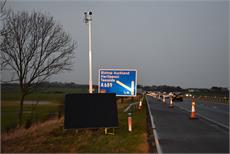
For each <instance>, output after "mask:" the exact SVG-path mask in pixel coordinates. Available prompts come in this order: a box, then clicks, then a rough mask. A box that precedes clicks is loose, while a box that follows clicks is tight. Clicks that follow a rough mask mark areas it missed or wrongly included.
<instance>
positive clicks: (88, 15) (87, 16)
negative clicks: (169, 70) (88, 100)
mask: <svg viewBox="0 0 230 154" xmlns="http://www.w3.org/2000/svg"><path fill="white" fill-rule="evenodd" d="M84 15H85V18H84V22H85V23H86V24H88V26H89V93H93V81H92V32H91V22H92V12H85V13H84Z"/></svg>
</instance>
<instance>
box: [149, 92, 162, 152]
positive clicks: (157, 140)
mask: <svg viewBox="0 0 230 154" xmlns="http://www.w3.org/2000/svg"><path fill="white" fill-rule="evenodd" d="M145 100H146V103H147V108H148V112H149V116H150V122H151V125H152V130H153V135H154V140H155V144H156V148H157V153H162V149H161V146H160V143H159V137H158V134H157V131H156V125H155V123H154V120H153V115H152V112H151V110H150V107H149V101H148V99H147V97H146V95H145Z"/></svg>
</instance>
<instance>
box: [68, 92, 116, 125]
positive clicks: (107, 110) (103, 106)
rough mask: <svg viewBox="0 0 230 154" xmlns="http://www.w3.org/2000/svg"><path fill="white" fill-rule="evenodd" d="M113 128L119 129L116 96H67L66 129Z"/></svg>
mask: <svg viewBox="0 0 230 154" xmlns="http://www.w3.org/2000/svg"><path fill="white" fill-rule="evenodd" d="M112 127H118V116H117V104H116V94H113V93H105V94H102V93H98V94H67V95H65V113H64V128H65V129H71V128H112Z"/></svg>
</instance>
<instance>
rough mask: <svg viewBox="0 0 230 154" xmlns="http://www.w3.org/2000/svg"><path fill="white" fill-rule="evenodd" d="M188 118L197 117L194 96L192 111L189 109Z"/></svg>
mask: <svg viewBox="0 0 230 154" xmlns="http://www.w3.org/2000/svg"><path fill="white" fill-rule="evenodd" d="M190 119H197V116H196V102H195V100H194V98H193V99H192V111H191V115H190Z"/></svg>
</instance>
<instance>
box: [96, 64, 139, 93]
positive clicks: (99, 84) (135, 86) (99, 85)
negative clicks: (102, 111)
mask: <svg viewBox="0 0 230 154" xmlns="http://www.w3.org/2000/svg"><path fill="white" fill-rule="evenodd" d="M101 70H105V71H106V70H108V71H135V85H134V88H135V93H134V95H118V94H116V96H123V97H135V96H136V94H137V70H136V69H99V71H98V93H100V92H101V90H100V88H101V82H100V81H101V79H100V75H101V74H100V71H101ZM121 84H122V83H121Z"/></svg>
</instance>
